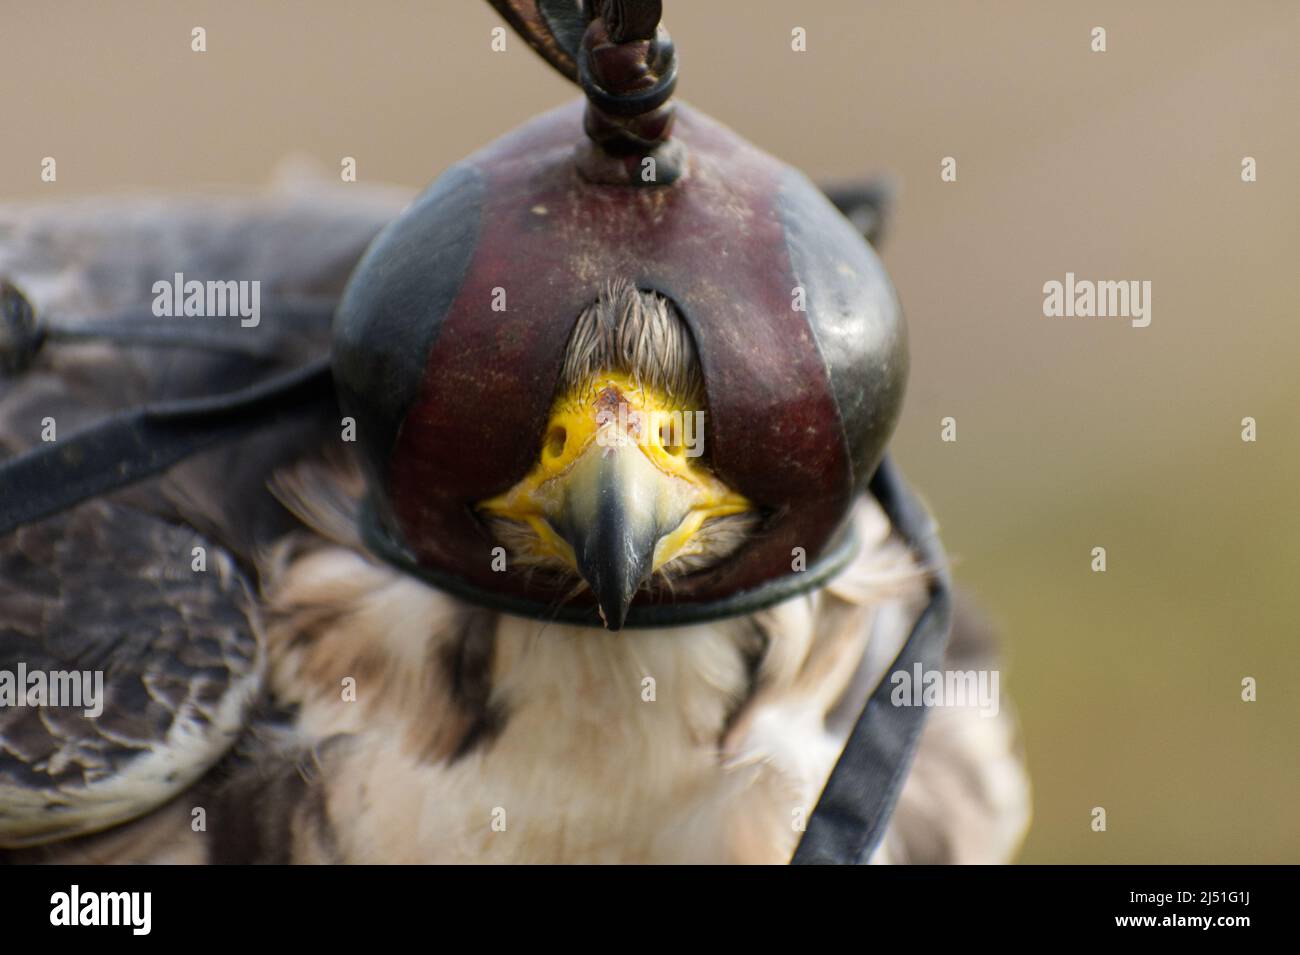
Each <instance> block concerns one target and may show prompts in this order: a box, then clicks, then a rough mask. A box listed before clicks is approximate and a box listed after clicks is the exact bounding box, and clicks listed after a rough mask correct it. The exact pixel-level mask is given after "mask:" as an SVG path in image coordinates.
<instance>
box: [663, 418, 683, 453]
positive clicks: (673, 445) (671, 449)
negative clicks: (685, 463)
mask: <svg viewBox="0 0 1300 955" xmlns="http://www.w3.org/2000/svg"><path fill="white" fill-rule="evenodd" d="M659 444H660V445H662V446H663V449H664V450H665V451H667V452H668V453H669V454H671V455H673V456H674V457H681V455H682V452H683V451H685V450H686V448H685V447H684V446H683V445H682V444H681V443H680V442H679V441H677V440H676V439H675V438H674V436H673V429H672V427H671V426H670V425H663V426H662V427H660V429H659Z"/></svg>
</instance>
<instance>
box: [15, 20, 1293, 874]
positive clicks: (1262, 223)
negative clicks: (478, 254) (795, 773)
mask: <svg viewBox="0 0 1300 955" xmlns="http://www.w3.org/2000/svg"><path fill="white" fill-rule="evenodd" d="M666 8H667V23H668V25H669V27H670V28H671V30H672V34H673V37H674V39H675V41H676V42H677V45H678V50H679V54H680V57H681V64H682V70H683V74H682V77H683V78H682V82H681V85H680V87H679V90H680V94H681V95H682V96H683V97H684V98H686V99H689V100H691V101H692V102H693V103H695V104H696V105H697V106H699V107H701V108H703V109H705V110H706V111H708V112H711V113H713V114H714V115H716V116H718V117H719V118H721V119H723V120H724V121H725V122H727V123H729V124H730V125H732V126H734V127H735V128H737V129H738V130H739V131H740V132H742V133H744V134H745V135H747V136H748V137H750V138H751V139H753V140H754V141H755V142H757V143H758V144H760V145H761V146H763V147H765V148H766V149H768V150H770V151H771V152H774V153H776V154H777V155H779V156H781V157H783V158H785V159H787V160H789V161H790V162H793V163H795V164H797V165H799V166H802V167H803V168H804V169H805V170H806V171H807V172H808V173H809V174H811V175H812V176H814V177H815V178H819V179H846V178H852V177H855V176H860V175H862V174H864V173H870V172H880V171H883V172H889V173H891V174H892V175H893V176H895V177H896V179H897V180H898V182H899V184H900V186H901V195H900V200H899V204H898V207H897V210H896V215H895V217H894V220H893V227H892V230H891V234H890V236H889V237H888V242H887V244H886V247H885V250H884V254H885V259H886V261H887V264H888V265H889V267H890V269H891V271H892V273H893V276H894V279H895V281H896V283H897V285H898V288H899V292H900V295H901V297H902V300H903V303H904V307H905V309H906V310H907V312H908V315H909V320H910V324H911V331H912V340H913V377H912V383H911V390H910V395H909V400H908V410H907V413H906V414H905V416H904V420H903V422H902V425H901V428H900V432H899V435H898V437H897V439H896V441H895V450H896V454H897V456H898V458H899V459H900V461H901V463H902V464H903V466H904V467H905V468H906V469H907V471H908V472H909V473H910V475H911V477H912V479H913V481H914V482H915V483H916V484H917V485H918V486H919V487H920V488H921V489H922V490H923V491H924V492H925V494H926V496H927V497H928V499H929V500H930V502H931V504H932V505H933V507H934V509H935V510H936V512H937V514H938V515H939V517H940V519H941V521H942V523H943V526H944V531H945V536H946V539H947V542H948V546H949V549H950V550H951V552H952V553H953V554H954V556H955V557H956V559H957V561H958V573H959V576H960V578H961V580H963V581H964V582H965V583H966V584H967V585H968V586H969V587H970V588H972V589H973V590H974V591H975V592H976V593H977V594H978V595H979V598H980V600H981V601H982V602H983V603H984V604H985V605H986V606H987V607H988V608H989V610H990V612H991V614H992V615H993V617H994V618H995V620H996V621H997V622H998V623H999V624H1000V626H1001V627H1002V629H1003V631H1004V632H1005V634H1006V637H1007V641H1008V646H1009V656H1010V661H1009V669H1008V673H1007V676H1006V684H1005V685H1006V686H1007V687H1009V689H1010V690H1011V692H1012V693H1013V695H1014V696H1015V698H1016V700H1017V703H1018V705H1019V709H1020V713H1021V716H1022V720H1023V723H1024V729H1025V736H1026V745H1027V747H1028V752H1029V758H1030V763H1031V768H1032V772H1033V777H1034V782H1035V787H1036V799H1035V802H1036V819H1035V824H1034V828H1033V831H1032V833H1031V835H1030V837H1029V840H1028V842H1027V844H1026V846H1025V849H1024V852H1023V854H1022V860H1023V861H1033V862H1053V861H1082V862H1103V861H1113V862H1175V861H1176V862H1264V861H1270V862H1283V861H1289V862H1296V861H1300V821H1298V819H1297V815H1298V814H1297V810H1298V809H1300V752H1298V746H1297V741H1298V739H1300V734H1298V730H1300V702H1298V701H1297V696H1296V685H1297V678H1300V664H1298V663H1297V654H1296V649H1295V648H1296V642H1297V637H1300V633H1298V630H1300V624H1298V623H1297V620H1300V597H1298V595H1300V587H1297V583H1296V576H1297V571H1300V508H1298V507H1297V494H1296V490H1297V476H1298V475H1300V422H1297V403H1298V402H1297V399H1298V398H1300V383H1298V382H1297V358H1298V357H1300V321H1298V320H1297V303H1298V302H1300V266H1298V263H1300V215H1297V209H1298V208H1300V177H1298V176H1297V173H1298V172H1300V164H1298V163H1297V153H1298V150H1300V122H1298V121H1297V120H1298V119H1300V69H1298V67H1297V63H1298V62H1300V4H1296V3H1293V2H1285V0H1277V2H1233V3H1202V2H1164V3H1154V2H1149V3H1141V4H1134V3H1127V2H1115V3H1096V2H1090V3H1087V4H1083V3H1074V4H1070V3H1064V2H1061V3H1049V2H1015V3H1012V2H988V3H974V2H959V3H915V2H913V3H903V2H893V3H865V2H862V0H812V2H798V3H796V2H793V0H787V2H776V0H710V2H700V0H694V2H687V0H667V3H666ZM498 23H499V21H498V19H497V17H496V16H495V14H494V13H493V12H492V11H491V10H490V9H489V8H488V7H487V5H486V4H484V3H480V2H473V0H438V2H433V0H423V2H414V0H400V2H397V0H387V2H370V3H358V2H341V0H316V2H287V0H262V2H257V3H253V2H247V0H237V2H231V0H222V2H187V3H178V2H172V0H168V2H121V0H119V2H111V3H110V2H105V3H93V4H92V3H89V2H69V0H61V2H60V0H55V2H46V3H40V4H35V3H31V4H18V3H9V4H5V10H4V14H3V28H2V29H0V105H2V106H3V109H2V110H0V122H2V123H3V129H4V133H3V148H0V184H2V188H3V199H5V200H9V199H14V198H25V199H33V198H50V199H53V198H58V197H66V196H75V195H84V194H91V193H98V192H115V193H117V192H124V191H133V190H139V189H149V190H158V189H164V190H166V189H191V188H196V187H205V188H207V187H218V188H220V187H232V186H254V185H258V184H262V183H265V182H267V181H269V179H270V177H271V175H272V171H273V169H274V168H275V167H276V165H277V163H278V162H279V161H280V160H281V159H282V158H283V157H286V156H289V155H301V156H305V157H308V158H311V159H315V160H317V161H319V162H320V163H321V164H322V165H323V166H324V168H325V169H326V171H327V172H328V173H329V174H330V175H335V174H336V171H337V169H338V163H339V160H340V157H342V156H345V155H347V156H355V157H356V158H357V160H358V165H359V174H360V177H361V178H362V180H364V181H367V182H393V183H398V184H403V185H406V186H409V187H415V186H420V185H423V184H424V183H426V182H427V181H428V180H430V179H431V178H432V177H433V176H435V175H436V174H437V173H438V172H439V171H440V170H442V169H443V168H445V167H446V166H447V165H448V164H449V163H451V162H454V161H455V160H456V159H458V158H460V157H461V156H463V155H464V154H466V153H467V152H469V151H471V150H472V149H474V148H476V147H478V146H480V145H482V144H483V143H485V142H487V141H488V140H490V139H491V138H493V137H494V136H496V135H498V134H499V133H501V132H504V131H505V130H507V129H508V128H510V127H511V126H513V125H514V124H516V123H517V122H519V121H521V120H523V119H524V118H526V117H528V116H530V115H532V114H533V113H535V112H537V111H539V110H541V109H544V108H546V107H549V106H552V105H554V104H557V103H559V102H562V101H564V100H565V99H567V98H570V97H572V96H573V95H574V90H573V89H572V88H570V87H568V86H567V84H566V83H565V81H563V80H562V79H561V78H560V77H559V76H558V75H555V74H552V73H551V72H550V70H549V69H548V68H546V67H545V66H544V65H543V64H542V63H541V61H540V60H538V59H536V58H535V57H534V55H533V54H532V53H531V51H529V50H528V49H527V48H526V47H525V46H524V44H523V43H522V42H521V41H519V40H518V39H516V38H514V37H513V35H512V36H511V38H510V41H509V49H508V51H507V52H506V53H504V54H493V53H491V52H490V51H489V41H490V35H489V33H490V30H491V29H492V27H493V26H496V25H497V24H498ZM194 26H203V27H205V28H206V29H207V33H208V52H207V53H204V54H195V53H192V52H191V51H190V29H191V28H192V27H194ZM795 26H802V27H804V28H805V29H806V30H807V36H808V50H807V52H806V53H802V54H798V53H794V52H792V51H791V49H790V31H791V29H792V28H793V27H795ZM1094 26H1104V27H1105V28H1106V29H1107V31H1108V46H1109V50H1108V52H1106V53H1104V54H1095V53H1092V52H1091V51H1090V49H1089V44H1090V36H1089V33H1090V30H1091V28H1092V27H1094ZM44 156H54V157H56V159H57V160H58V173H59V178H58V182H57V183H56V184H43V183H42V182H41V181H40V162H41V159H42V157H44ZM944 156H953V157H956V159H957V161H958V181H957V182H955V183H943V182H941V181H940V179H939V163H940V160H941V158H942V157H944ZM1243 156H1253V157H1255V158H1256V160H1257V162H1258V175H1259V181H1258V182H1255V183H1252V184H1245V183H1242V182H1241V179H1240V162H1241V159H1242V157H1243ZM340 188H346V187H344V186H340ZM1067 271H1073V272H1075V273H1076V274H1077V275H1078V276H1079V277H1080V278H1092V279H1112V280H1121V279H1137V280H1149V281H1151V282H1152V283H1153V291H1152V306H1153V320H1152V323H1151V326H1150V327H1149V328H1145V329H1135V328H1131V327H1130V326H1129V323H1128V322H1127V321H1125V320H1119V319H1108V320H1090V319H1049V318H1044V317H1043V314H1042V300H1043V293H1042V286H1043V283H1044V282H1047V281H1049V280H1052V279H1057V280H1062V279H1064V275H1065V273H1066V272H1067ZM947 415H951V416H954V417H955V418H956V419H957V422H958V441H957V442H956V443H955V444H944V443H941V442H940V441H939V421H940V419H941V418H942V417H944V416H947ZM1247 415H1251V416H1254V417H1255V418H1256V419H1257V420H1258V423H1259V440H1258V442H1257V443H1255V444H1245V443H1243V442H1242V441H1241V440H1240V421H1241V419H1242V418H1243V417H1244V416H1247ZM1099 545H1100V546H1105V547H1106V548H1107V550H1108V554H1109V570H1108V572H1107V573H1105V574H1093V573H1091V572H1090V570H1089V562H1090V551H1091V549H1092V548H1093V547H1094V546H1099ZM1245 676H1253V677H1255V678H1256V679H1257V680H1258V682H1259V701H1258V702H1256V703H1253V704H1246V703H1243V702H1241V701H1240V682H1241V679H1242V678H1243V677H1245ZM1094 806H1104V807H1105V808H1106V809H1107V812H1108V814H1109V830H1108V831H1107V832H1105V833H1094V832H1092V831H1091V830H1090V828H1089V821H1090V811H1091V809H1092V807H1094Z"/></svg>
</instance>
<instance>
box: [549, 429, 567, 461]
mask: <svg viewBox="0 0 1300 955" xmlns="http://www.w3.org/2000/svg"><path fill="white" fill-rule="evenodd" d="M568 440H569V435H568V432H566V431H565V430H564V429H563V428H558V427H557V428H552V429H551V430H550V431H549V432H547V435H546V453H547V454H549V455H550V456H551V457H553V458H558V457H559V456H560V455H561V454H563V453H564V445H565V444H566V443H567V442H568Z"/></svg>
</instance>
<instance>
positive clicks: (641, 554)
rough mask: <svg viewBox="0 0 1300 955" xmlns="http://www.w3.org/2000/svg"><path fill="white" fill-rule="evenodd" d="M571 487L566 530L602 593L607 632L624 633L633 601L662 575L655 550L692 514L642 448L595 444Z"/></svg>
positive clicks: (586, 575) (562, 524) (577, 558)
mask: <svg viewBox="0 0 1300 955" xmlns="http://www.w3.org/2000/svg"><path fill="white" fill-rule="evenodd" d="M567 485H568V486H567V488H566V493H565V505H564V511H563V516H562V517H561V518H560V520H559V526H558V530H559V531H560V535H561V536H562V537H563V538H564V540H565V541H567V542H568V544H569V546H570V547H572V548H573V559H574V562H575V563H576V564H577V567H578V572H579V573H580V574H582V577H583V579H584V580H585V581H587V583H588V585H590V587H591V589H592V592H593V593H594V594H595V595H596V603H597V605H598V607H599V609H600V619H601V620H603V621H604V622H605V627H606V628H607V629H609V630H621V629H622V628H623V621H624V620H626V619H627V608H628V606H629V605H630V604H631V603H632V598H633V597H634V596H636V592H637V591H638V590H639V589H640V588H641V585H642V584H643V583H645V582H646V580H648V579H649V577H650V575H651V573H653V571H654V568H655V562H654V557H655V546H656V545H657V544H658V543H659V539H660V538H661V537H662V536H663V535H664V533H666V532H667V531H670V530H672V529H673V528H674V527H676V526H677V525H678V524H679V523H681V520H682V518H683V517H684V516H685V508H684V507H682V506H681V504H682V502H680V501H676V500H674V497H675V495H674V494H673V493H672V492H673V488H672V487H671V486H667V485H668V479H666V478H664V476H663V475H662V474H660V473H659V471H658V470H657V469H656V468H655V467H654V465H652V464H651V463H650V462H649V461H648V460H646V457H645V455H643V454H641V453H640V451H638V450H637V449H636V448H634V447H633V448H627V447H600V446H599V445H597V444H593V445H592V446H591V447H590V448H588V450H587V452H586V453H585V454H584V455H583V456H582V457H581V458H580V459H579V460H578V461H577V462H576V464H575V465H574V467H573V470H572V471H571V472H570V474H569V480H568V482H567ZM661 522H662V523H661Z"/></svg>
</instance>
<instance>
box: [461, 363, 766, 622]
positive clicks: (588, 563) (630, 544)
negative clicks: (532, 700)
mask: <svg viewBox="0 0 1300 955" xmlns="http://www.w3.org/2000/svg"><path fill="white" fill-rule="evenodd" d="M682 411H683V409H681V408H680V407H677V406H675V405H674V404H673V403H672V401H671V400H670V399H669V398H668V397H667V396H665V395H662V394H659V393H657V392H654V391H653V390H651V389H647V388H643V387H642V386H640V385H638V384H636V383H635V382H634V381H632V380H631V379H629V378H627V377H626V376H624V375H621V374H619V373H616V372H605V373H602V374H600V375H597V376H595V378H594V379H593V380H592V381H590V382H586V383H584V384H583V385H582V386H581V387H580V388H578V389H575V391H574V392H573V393H572V394H568V395H562V396H561V397H560V398H559V399H558V400H557V402H556V405H555V407H554V408H553V409H552V412H551V418H550V421H549V422H548V423H547V429H546V435H545V439H544V441H543V444H542V449H541V452H540V454H539V457H538V461H537V464H536V465H535V466H534V468H533V470H532V471H531V472H530V473H529V474H528V475H527V476H526V477H525V478H524V479H523V480H522V481H520V482H519V483H518V484H516V485H515V486H514V487H512V488H511V489H510V490H509V491H507V492H506V493H504V494H501V495H498V496H497V497H494V498H491V499H490V500H486V501H483V502H481V503H480V504H479V508H480V509H481V510H482V511H483V512H485V513H486V514H488V515H491V516H493V517H498V518H506V519H508V520H512V521H517V522H522V523H525V524H527V525H528V526H529V527H530V528H531V529H532V531H533V533H534V535H535V537H536V543H535V551H534V552H533V553H532V554H530V555H529V556H530V557H532V558H534V559H536V558H542V559H544V560H545V561H546V562H548V563H551V564H559V565H562V566H564V567H566V568H567V569H569V570H571V571H572V572H574V573H577V574H578V575H580V576H581V577H582V579H583V580H584V581H586V582H587V585H588V586H590V587H591V590H592V593H593V594H594V595H595V597H596V603H597V606H598V609H599V611H600V618H601V620H602V621H603V622H604V624H605V627H606V628H607V629H609V630H619V629H621V628H622V627H623V624H624V622H625V621H626V620H627V613H628V608H629V607H630V606H631V604H632V601H633V599H634V598H635V597H636V594H637V592H638V591H639V590H640V589H641V588H642V587H643V586H644V585H645V583H646V582H647V581H648V580H649V579H650V577H651V576H652V575H653V574H654V572H655V571H657V570H659V568H661V567H662V566H664V565H665V564H666V563H669V562H671V561H672V560H674V559H676V558H677V557H680V556H683V555H689V554H694V553H697V552H698V550H699V544H698V543H697V541H696V533H697V531H699V529H700V527H701V526H702V525H703V524H704V522H706V521H707V520H709V519H710V518H714V517H720V516H724V515H727V514H736V513H740V512H742V511H746V510H749V509H750V504H749V502H748V501H747V500H745V498H744V497H742V496H741V495H739V494H737V493H736V492H734V491H732V490H731V489H730V488H728V487H727V486H726V485H725V484H723V483H722V482H721V481H720V480H718V478H717V477H716V476H714V475H713V474H712V473H710V471H709V470H708V468H707V467H704V466H703V465H701V464H699V463H698V462H697V461H696V457H697V456H698V454H697V453H692V452H691V451H690V450H689V449H688V445H689V447H690V448H696V447H698V446H697V445H690V444H689V442H688V441H687V440H686V438H687V437H688V436H687V435H685V433H684V432H683V434H681V435H679V434H678V430H679V429H678V428H677V427H676V422H677V421H680V420H682V419H681V415H682ZM674 416H675V418H674ZM696 436H698V433H696Z"/></svg>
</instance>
